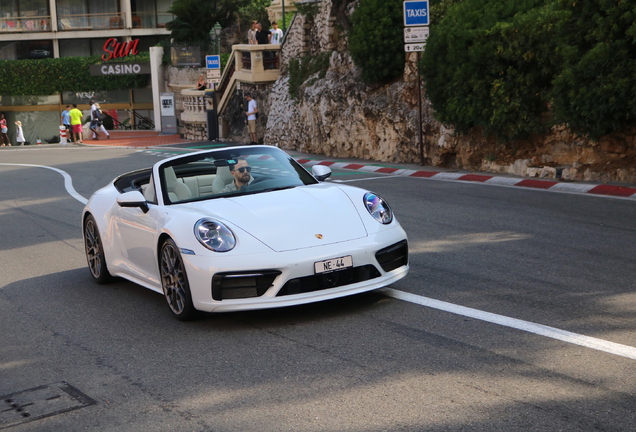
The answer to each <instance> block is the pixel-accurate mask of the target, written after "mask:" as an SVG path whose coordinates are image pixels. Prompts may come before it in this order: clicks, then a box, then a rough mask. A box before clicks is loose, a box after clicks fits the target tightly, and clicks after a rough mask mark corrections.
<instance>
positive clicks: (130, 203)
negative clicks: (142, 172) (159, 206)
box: [117, 191, 149, 213]
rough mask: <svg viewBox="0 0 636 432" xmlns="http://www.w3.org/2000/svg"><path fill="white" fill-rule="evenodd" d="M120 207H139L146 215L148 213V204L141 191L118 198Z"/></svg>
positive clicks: (126, 193) (127, 193) (124, 194)
mask: <svg viewBox="0 0 636 432" xmlns="http://www.w3.org/2000/svg"><path fill="white" fill-rule="evenodd" d="M117 204H119V206H120V207H139V208H140V209H141V211H143V212H144V213H148V210H149V209H148V202H147V201H146V198H144V196H143V194H142V193H141V192H139V191H131V192H125V193H123V194H121V195H119V196H118V197H117Z"/></svg>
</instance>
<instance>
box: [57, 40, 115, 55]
mask: <svg viewBox="0 0 636 432" xmlns="http://www.w3.org/2000/svg"><path fill="white" fill-rule="evenodd" d="M107 40H108V39H107V38H93V39H61V40H60V57H89V56H94V55H102V54H104V43H106V41H107Z"/></svg>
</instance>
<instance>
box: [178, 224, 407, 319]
mask: <svg viewBox="0 0 636 432" xmlns="http://www.w3.org/2000/svg"><path fill="white" fill-rule="evenodd" d="M401 241H406V235H405V233H404V231H403V230H402V229H401V228H400V227H399V226H397V227H395V228H393V229H390V230H384V231H382V232H379V233H375V234H374V235H373V236H372V237H366V238H363V239H357V240H353V241H347V242H343V243H335V244H330V245H325V246H320V247H313V248H307V249H299V250H293V251H287V252H273V251H270V252H267V253H259V254H249V255H244V256H241V257H238V258H239V259H238V260H237V257H236V256H233V257H229V256H226V255H224V254H217V255H215V256H214V258H213V259H211V258H210V257H209V256H196V255H182V257H183V259H184V263H185V265H186V271H187V275H188V279H189V283H190V290H191V293H192V300H193V303H194V307H195V308H196V309H199V310H202V311H206V312H229V311H240V310H251V309H266V308H275V307H284V306H293V305H300V304H306V303H312V302H317V301H323V300H329V299H335V298H338V297H344V296H348V295H352V294H357V293H362V292H366V291H371V290H375V289H378V288H382V287H384V286H387V285H389V284H391V283H393V282H396V281H398V280H399V279H401V278H403V277H404V276H406V274H407V273H408V270H409V266H408V264H407V263H406V262H407V259H405V260H404V263H402V264H400V265H399V266H397V267H396V268H394V269H391V270H389V271H385V270H384V269H383V264H381V263H380V262H378V259H377V258H376V253H377V252H378V251H380V250H382V249H384V248H387V247H389V246H391V245H395V244H397V243H399V242H401ZM347 255H350V256H351V257H352V260H353V266H354V267H355V268H356V269H362V270H359V271H358V270H356V272H357V273H358V276H357V277H356V278H351V279H350V280H353V283H347V284H345V285H339V286H329V283H327V285H326V286H325V285H323V286H320V287H318V288H316V287H313V288H312V289H311V290H310V291H309V292H303V291H304V289H303V288H302V287H301V288H300V289H297V287H296V286H297V285H299V284H300V283H298V282H297V281H302V280H307V279H308V278H309V279H312V276H315V271H314V263H316V262H319V261H323V260H328V259H332V258H339V257H342V256H347ZM370 266H372V267H373V269H375V270H373V269H372V270H371V273H372V275H370V276H369V275H368V271H367V269H369V268H371V267H370ZM384 267H385V268H386V264H385V265H384ZM259 272H261V273H264V272H269V273H268V274H269V275H270V280H269V281H267V284H268V285H269V284H270V282H271V286H269V288H267V287H266V288H261V289H260V292H259V294H260V295H256V294H254V295H255V296H252V297H248V298H223V297H224V296H220V295H219V291H218V287H217V290H216V292H215V294H214V295H213V278H214V276H215V275H217V277H216V280H217V281H218V279H219V276H218V275H219V274H221V275H231V276H234V275H237V276H236V277H237V278H238V277H241V275H245V274H255V275H256V274H259ZM272 274H273V275H274V276H271V275H272ZM360 274H363V276H360ZM326 277H327V278H328V279H329V276H326ZM369 277H370V278H369ZM331 279H338V275H337V274H334V278H331ZM290 281H293V282H291V283H288V282H290ZM330 283H332V282H330ZM333 284H335V285H337V282H333ZM217 285H218V283H217ZM290 286H291V288H290ZM254 293H256V290H255V291H254ZM215 298H216V299H215Z"/></svg>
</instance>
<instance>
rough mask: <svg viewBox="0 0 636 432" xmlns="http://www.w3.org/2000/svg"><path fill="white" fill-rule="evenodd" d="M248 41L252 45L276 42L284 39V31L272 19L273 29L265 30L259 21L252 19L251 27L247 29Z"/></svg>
mask: <svg viewBox="0 0 636 432" xmlns="http://www.w3.org/2000/svg"><path fill="white" fill-rule="evenodd" d="M247 41H248V43H249V44H250V45H263V44H276V45H280V43H281V42H282V41H283V31H282V30H281V29H279V28H278V23H277V22H276V21H272V29H271V30H264V29H263V25H262V24H261V23H260V22H258V21H252V26H251V28H250V29H249V30H248V31H247Z"/></svg>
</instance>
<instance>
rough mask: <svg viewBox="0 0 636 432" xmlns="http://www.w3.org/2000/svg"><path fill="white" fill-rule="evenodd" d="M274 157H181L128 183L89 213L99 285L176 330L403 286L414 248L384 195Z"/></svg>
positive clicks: (277, 153)
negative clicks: (162, 310)
mask: <svg viewBox="0 0 636 432" xmlns="http://www.w3.org/2000/svg"><path fill="white" fill-rule="evenodd" d="M330 175H331V169H330V168H329V167H327V166H324V165H314V166H313V168H312V172H311V173H310V172H308V171H307V170H305V168H303V166H302V165H300V164H299V163H297V162H296V161H295V160H294V159H293V158H292V157H290V156H289V155H288V154H287V153H285V152H283V151H282V150H280V149H278V148H276V147H271V146H246V147H225V148H222V149H217V150H210V151H202V152H197V153H190V154H186V155H181V156H176V157H173V158H170V159H165V160H162V161H160V162H158V163H156V164H155V165H154V166H153V167H152V168H147V169H142V170H139V171H134V172H130V173H127V174H123V175H121V176H119V177H117V178H116V179H114V180H113V181H112V182H111V183H110V184H109V185H107V186H106V187H104V188H102V189H100V190H98V191H96V192H95V193H94V194H93V195H92V196H91V198H90V199H89V201H88V203H87V204H86V207H85V208H84V210H83V213H82V227H83V237H84V244H85V249H86V259H87V261H88V268H89V270H90V273H91V275H92V277H93V278H94V279H95V280H96V281H97V282H98V283H106V282H108V281H109V280H111V279H112V278H113V277H115V276H116V277H122V278H125V279H128V280H130V281H132V282H135V283H137V284H139V285H142V286H144V287H146V288H149V289H151V290H153V291H156V292H158V293H162V294H163V295H164V296H165V298H166V301H167V303H168V306H169V308H170V310H171V311H172V313H173V314H174V315H175V316H176V318H178V319H180V320H189V319H192V318H194V317H195V316H197V314H198V313H199V312H224V311H241V310H252V309H263V308H273V307H282V306H292V305H300V304H305V303H310V302H316V301H322V300H328V299H334V298H338V297H343V296H348V295H352V294H357V293H362V292H365V291H370V290H375V289H378V288H381V287H384V286H386V285H389V284H391V283H393V282H395V281H398V280H399V279H401V278H403V277H404V276H406V274H407V272H408V270H409V265H408V243H407V236H406V233H405V232H404V230H403V229H402V227H401V226H400V224H399V223H398V221H397V220H396V218H395V215H394V214H393V212H392V211H391V208H390V207H389V204H388V203H387V202H386V201H385V200H384V199H383V198H381V197H380V196H378V195H377V194H375V193H373V192H370V191H368V190H364V189H360V188H357V187H352V186H347V185H344V184H338V183H335V182H331V181H326V180H327V179H328V177H329V176H330Z"/></svg>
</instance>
